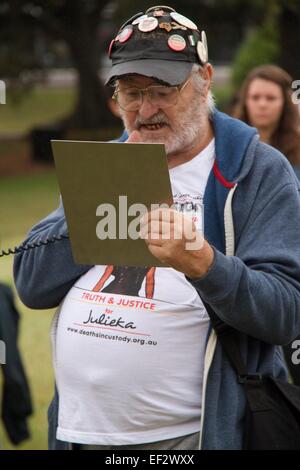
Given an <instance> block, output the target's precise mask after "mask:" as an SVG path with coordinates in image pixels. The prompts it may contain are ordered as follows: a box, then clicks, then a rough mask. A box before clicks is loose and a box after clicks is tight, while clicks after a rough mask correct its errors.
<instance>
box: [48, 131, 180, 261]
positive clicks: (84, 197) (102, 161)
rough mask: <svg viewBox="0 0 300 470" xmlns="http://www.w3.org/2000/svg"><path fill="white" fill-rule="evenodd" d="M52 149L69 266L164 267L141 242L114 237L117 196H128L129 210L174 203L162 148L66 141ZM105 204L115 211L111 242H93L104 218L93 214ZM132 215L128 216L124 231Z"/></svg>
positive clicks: (142, 241)
mask: <svg viewBox="0 0 300 470" xmlns="http://www.w3.org/2000/svg"><path fill="white" fill-rule="evenodd" d="M51 144H52V150H53V155H54V160H55V166H56V172H57V177H58V182H59V186H60V191H61V196H62V201H63V205H64V209H65V214H66V220H67V224H68V230H69V236H70V240H71V247H72V253H73V257H74V261H75V262H76V263H78V264H91V265H107V264H109V265H118V266H161V267H166V265H165V264H163V263H161V262H160V261H159V260H158V259H157V258H155V257H154V256H152V254H151V253H150V252H149V250H148V248H147V245H146V243H145V241H144V240H142V239H140V238H139V239H136V240H132V239H130V238H129V236H127V238H125V236H126V232H124V231H123V233H121V237H120V233H119V225H120V220H119V202H120V200H119V196H127V207H128V208H129V207H130V206H131V205H133V204H137V203H140V204H144V205H145V206H146V207H147V208H150V207H151V204H162V203H167V204H169V205H171V204H172V203H173V197H172V191H171V184H170V178H169V172H168V165H167V158H166V154H165V149H164V145H162V144H143V143H107V142H84V141H67V140H64V141H59V140H52V141H51ZM124 201H125V199H124V198H122V203H121V205H123V206H124V207H125V204H124ZM104 203H105V204H111V205H112V206H113V207H114V208H115V213H116V222H117V223H116V239H109V238H107V239H105V240H100V239H99V238H98V237H97V234H96V226H97V224H98V222H99V221H100V220H101V219H103V217H105V215H104V216H103V217H101V216H97V215H96V210H97V207H98V206H99V205H100V204H104ZM109 207H111V206H109ZM110 213H111V214H112V212H110ZM106 215H107V213H106ZM137 215H138V214H137ZM137 215H135V216H128V215H127V225H126V227H127V226H128V224H129V223H130V222H131V221H133V219H136V217H137ZM123 217H124V211H123ZM125 221H126V219H125ZM106 228H107V229H108V227H106ZM122 237H124V238H122Z"/></svg>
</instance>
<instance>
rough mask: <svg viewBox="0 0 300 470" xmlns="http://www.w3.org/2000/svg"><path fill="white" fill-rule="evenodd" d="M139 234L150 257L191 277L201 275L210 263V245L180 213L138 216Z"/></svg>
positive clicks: (157, 212)
mask: <svg viewBox="0 0 300 470" xmlns="http://www.w3.org/2000/svg"><path fill="white" fill-rule="evenodd" d="M141 237H142V238H144V239H145V241H146V244H147V245H148V248H149V250H150V252H151V253H152V254H153V256H155V257H156V258H158V259H159V260H160V261H162V262H163V263H166V264H168V265H169V266H171V267H172V268H174V269H176V270H177V271H181V272H183V273H184V274H186V275H187V276H188V277H190V278H192V279H196V278H200V277H203V276H204V275H205V274H206V273H207V272H208V270H209V268H210V267H211V265H212V263H213V259H214V252H213V249H212V247H211V246H210V245H209V243H207V241H206V240H205V239H204V238H203V236H202V235H201V234H200V233H199V232H197V230H196V226H195V224H194V222H193V221H192V219H191V218H190V217H188V216H185V215H184V214H182V213H181V212H177V211H175V210H172V209H157V210H154V211H151V212H148V213H147V214H146V215H144V216H143V217H142V219H141Z"/></svg>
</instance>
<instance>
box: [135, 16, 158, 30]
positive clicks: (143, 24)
mask: <svg viewBox="0 0 300 470" xmlns="http://www.w3.org/2000/svg"><path fill="white" fill-rule="evenodd" d="M157 26H158V20H157V19H156V18H153V17H152V18H145V19H144V20H142V21H140V23H139V25H138V28H139V30H140V31H142V32H143V33H149V32H150V31H153V30H154V29H156V28H157Z"/></svg>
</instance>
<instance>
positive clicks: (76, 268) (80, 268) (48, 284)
mask: <svg viewBox="0 0 300 470" xmlns="http://www.w3.org/2000/svg"><path fill="white" fill-rule="evenodd" d="M67 234H68V230H67V223H66V220H65V214H64V209H63V206H62V203H61V204H60V206H59V207H58V209H57V210H56V211H54V212H53V213H52V214H50V215H49V216H48V217H46V218H45V219H43V220H42V221H41V222H39V223H38V224H37V225H35V226H34V227H33V228H32V230H31V231H30V232H29V234H28V236H27V238H26V240H25V241H24V243H25V244H27V243H34V242H38V241H41V240H45V239H46V238H49V237H52V236H53V235H56V236H57V235H67ZM89 268H90V266H85V265H78V264H75V262H74V260H73V256H72V251H71V245H70V241H69V239H63V240H61V241H58V242H55V243H50V244H48V245H45V246H43V245H42V246H40V247H38V248H34V249H31V250H28V251H22V252H20V253H18V254H17V255H15V259H14V278H15V284H16V287H17V291H18V293H19V296H20V298H21V300H22V302H23V303H24V304H25V305H27V306H28V307H30V308H41V309H43V308H52V307H56V306H57V305H58V304H59V303H60V302H61V300H62V299H63V298H64V297H65V295H66V294H67V292H68V291H69V290H70V288H71V287H72V285H73V284H74V282H75V280H76V279H78V277H80V276H81V275H82V274H84V273H85V272H87V271H88V269H89Z"/></svg>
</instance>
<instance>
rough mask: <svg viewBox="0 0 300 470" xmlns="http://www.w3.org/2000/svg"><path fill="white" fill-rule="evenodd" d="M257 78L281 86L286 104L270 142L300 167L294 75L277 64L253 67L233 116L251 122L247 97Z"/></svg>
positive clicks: (299, 138)
mask: <svg viewBox="0 0 300 470" xmlns="http://www.w3.org/2000/svg"><path fill="white" fill-rule="evenodd" d="M255 78H261V79H263V80H268V81H270V82H273V83H276V84H277V85H279V86H280V88H281V90H282V94H283V98H284V105H283V110H282V114H281V118H280V121H279V123H278V126H277V128H276V130H275V131H274V132H273V134H272V136H271V141H270V144H271V145H272V146H273V147H275V148H277V149H278V150H280V151H281V152H282V153H283V154H284V155H285V156H286V157H287V158H288V160H289V161H290V163H291V164H292V165H296V166H298V167H300V114H299V108H298V105H296V104H294V103H293V102H292V93H293V91H292V77H291V76H290V75H289V74H288V73H287V72H285V71H284V70H283V69H281V68H280V67H277V66H276V65H262V66H260V67H256V68H255V69H253V70H252V71H251V72H250V73H249V75H248V76H247V78H246V79H245V81H244V82H243V84H242V87H241V89H240V92H239V94H238V97H237V101H236V104H235V105H234V108H233V112H232V115H233V117H235V118H238V119H241V120H242V121H244V122H246V123H247V124H251V123H250V122H249V116H248V113H247V108H246V98H247V94H248V89H249V85H250V83H251V82H252V81H253V80H254V79H255Z"/></svg>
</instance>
